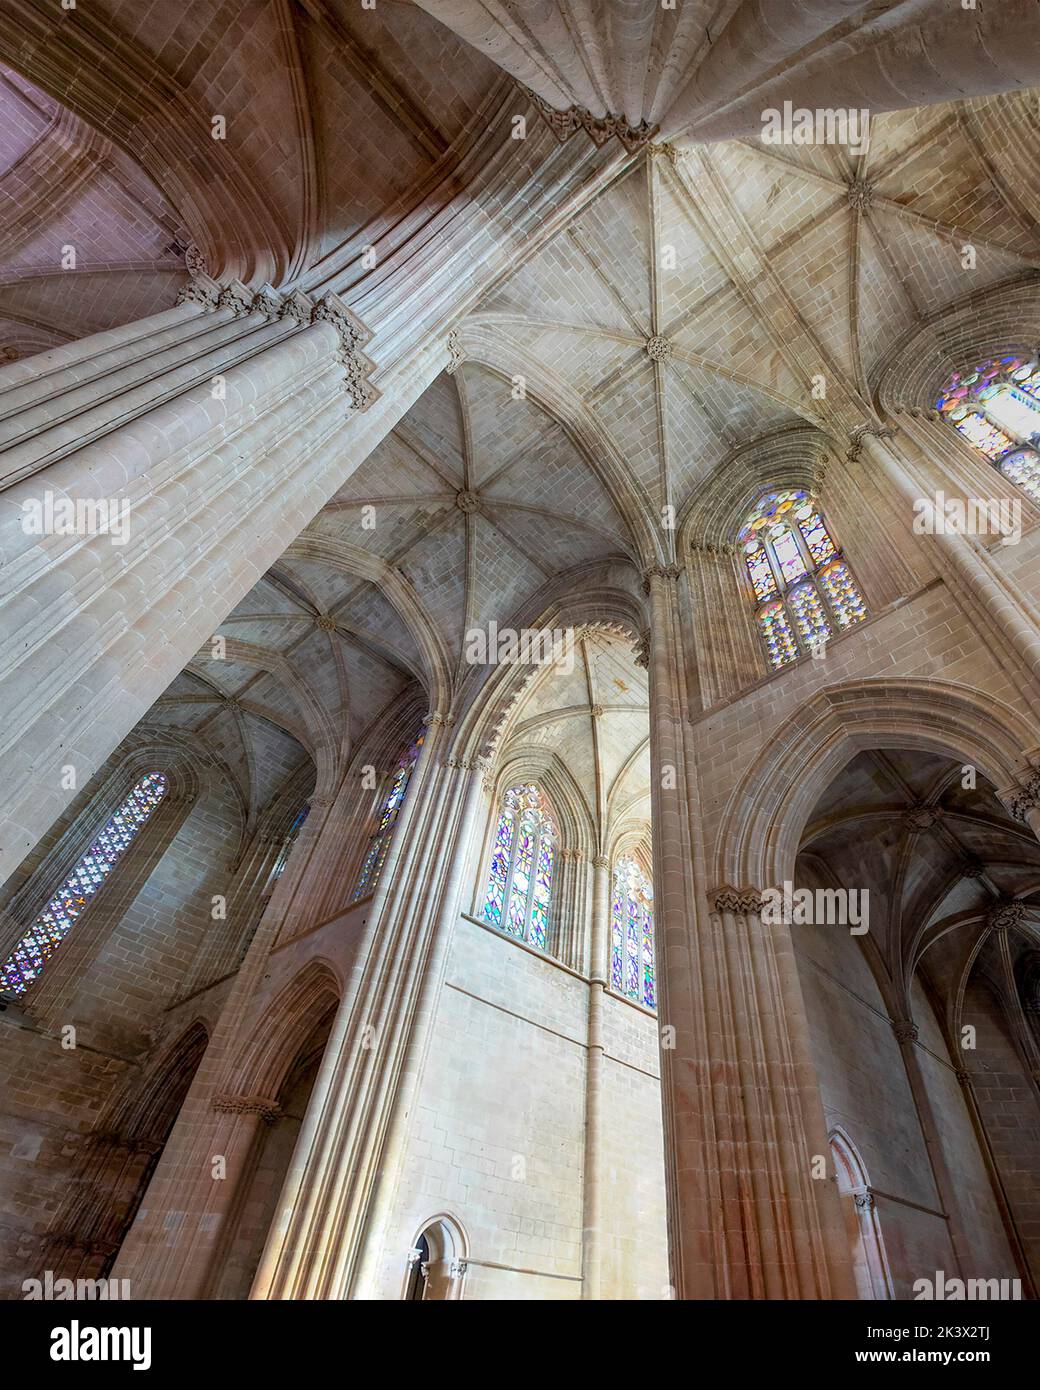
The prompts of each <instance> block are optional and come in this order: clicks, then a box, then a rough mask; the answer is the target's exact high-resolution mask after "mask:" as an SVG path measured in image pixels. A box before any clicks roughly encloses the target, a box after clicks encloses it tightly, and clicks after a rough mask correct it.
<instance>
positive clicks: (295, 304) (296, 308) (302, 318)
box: [278, 290, 315, 323]
mask: <svg viewBox="0 0 1040 1390" xmlns="http://www.w3.org/2000/svg"><path fill="white" fill-rule="evenodd" d="M314 308H315V305H314V300H313V299H312V298H311V297H310V295H309V294H304V292H303V291H302V290H293V292H292V294H287V295H285V296H284V298H283V299H282V303H281V306H280V308H279V310H278V317H279V318H280V319H293V320H294V321H295V322H296V323H310V321H311V315H312V314H313V313H314Z"/></svg>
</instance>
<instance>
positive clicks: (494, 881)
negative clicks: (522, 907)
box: [484, 810, 516, 927]
mask: <svg viewBox="0 0 1040 1390" xmlns="http://www.w3.org/2000/svg"><path fill="white" fill-rule="evenodd" d="M515 825H516V822H515V819H514V817H513V813H512V811H508V810H507V811H503V812H502V814H501V816H500V817H499V820H498V828H497V830H496V831H495V848H494V853H493V854H492V856H491V873H490V874H489V875H488V886H487V892H486V893H485V895H484V919H485V921H488V922H491V923H493V924H494V925H495V926H496V927H500V926H501V925H502V908H503V906H504V904H505V900H506V878H507V876H508V874H509V861H510V859H511V858H512V856H513V830H514V828H515Z"/></svg>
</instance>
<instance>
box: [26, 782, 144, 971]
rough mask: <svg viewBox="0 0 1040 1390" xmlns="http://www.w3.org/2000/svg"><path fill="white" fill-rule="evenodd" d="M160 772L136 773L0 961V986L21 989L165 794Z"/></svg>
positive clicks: (78, 915)
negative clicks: (90, 841)
mask: <svg viewBox="0 0 1040 1390" xmlns="http://www.w3.org/2000/svg"><path fill="white" fill-rule="evenodd" d="M167 785H168V784H167V780H166V778H165V776H164V775H163V774H162V773H161V772H150V773H149V774H148V776H147V777H142V778H141V780H140V782H138V784H137V786H136V787H134V789H133V791H132V792H131V793H130V795H129V796H128V797H127V798H126V800H125V801H124V802H123V804H122V805H121V806H120V808H119V810H118V811H117V812H116V813H115V815H114V816H113V817H112V818H111V820H109V821H108V822H107V823H106V825H105V827H104V829H103V830H102V831H101V833H100V835H98V837H97V839H96V840H95V841H94V842H93V844H92V845H91V846H90V848H89V849H88V850H87V852H86V854H84V855H83V857H82V859H80V861H79V863H78V864H77V865H76V867H75V868H74V869H73V870H72V872H71V873H70V874H69V876H68V878H67V879H66V880H65V882H64V883H63V884H62V885H61V887H60V888H59V889H58V891H57V892H56V893H55V895H54V897H53V898H51V900H50V902H49V903H48V904H47V906H46V907H45V908H44V909H43V911H42V912H41V913H40V915H39V917H37V919H36V921H35V922H34V923H33V924H32V926H31V927H30V928H29V930H28V931H27V932H26V933H25V935H24V936H23V937H22V939H21V940H20V941H19V942H18V944H17V945H16V946H15V948H14V950H13V951H12V952H11V954H10V956H8V958H7V960H6V961H4V963H3V965H2V966H0V977H2V978H0V990H2V991H3V993H5V994H24V993H25V991H26V990H27V989H28V988H29V986H30V985H31V984H32V983H33V981H34V980H35V979H36V978H37V977H38V976H39V974H40V972H41V971H42V970H43V967H44V965H45V964H46V963H47V961H48V960H49V959H50V957H51V956H52V955H53V954H54V952H55V951H56V950H57V949H58V947H59V946H60V945H61V943H62V942H63V941H64V939H65V937H66V936H67V935H68V934H69V932H70V931H71V929H72V927H73V924H74V923H75V922H76V921H77V920H78V918H79V917H80V916H81V915H82V913H83V912H84V911H85V910H86V908H87V906H88V905H89V903H90V900H91V898H93V896H94V894H95V893H96V892H97V890H98V889H99V888H100V887H101V885H102V884H103V883H104V881H105V879H106V878H107V877H108V875H109V874H110V873H111V872H112V870H113V868H114V867H115V865H116V864H117V863H118V861H119V859H120V858H121V857H122V855H123V854H124V853H125V851H126V850H127V848H128V847H129V846H130V844H131V843H132V842H133V840H134V838H135V837H136V835H137V833H138V831H139V830H140V829H141V826H142V825H144V823H145V821H146V820H147V819H148V818H149V816H150V815H151V814H152V812H153V811H154V810H155V808H156V806H158V804H159V802H160V801H161V800H162V799H163V797H164V796H165V795H166V790H167Z"/></svg>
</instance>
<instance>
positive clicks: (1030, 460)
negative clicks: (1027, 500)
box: [935, 356, 1040, 502]
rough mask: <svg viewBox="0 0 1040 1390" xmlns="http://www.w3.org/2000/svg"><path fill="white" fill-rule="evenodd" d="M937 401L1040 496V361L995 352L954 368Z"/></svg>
mask: <svg viewBox="0 0 1040 1390" xmlns="http://www.w3.org/2000/svg"><path fill="white" fill-rule="evenodd" d="M935 406H936V409H937V410H938V411H939V414H940V415H941V416H942V418H943V419H944V420H948V421H949V422H950V424H951V425H953V427H954V428H955V429H956V430H958V431H959V432H960V433H961V434H962V435H963V436H964V438H965V439H966V440H967V441H968V443H969V444H974V446H975V448H976V449H979V450H981V451H982V453H984V454H985V455H986V457H987V458H988V459H989V461H990V463H992V464H993V465H994V467H995V468H999V469H1000V471H1001V473H1003V474H1004V477H1005V478H1009V479H1010V480H1011V482H1013V483H1014V484H1015V485H1016V486H1017V487H1020V488H1021V489H1022V491H1023V492H1025V493H1028V495H1029V496H1030V497H1031V498H1032V499H1033V501H1034V502H1040V453H1038V452H1037V450H1038V449H1040V363H1037V362H1035V361H1033V360H1032V359H1030V358H1028V357H1014V356H1010V357H990V358H988V359H987V360H986V361H985V362H980V363H979V364H978V366H976V367H972V368H971V370H970V371H966V372H954V373H953V375H952V376H951V377H950V379H949V381H948V382H947V383H946V385H945V386H944V387H943V389H942V391H941V392H940V394H939V398H938V400H937V401H936V402H935Z"/></svg>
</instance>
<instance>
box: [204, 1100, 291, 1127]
mask: <svg viewBox="0 0 1040 1390" xmlns="http://www.w3.org/2000/svg"><path fill="white" fill-rule="evenodd" d="M213 1109H214V1110H216V1111H217V1113H218V1114H221V1115H259V1116H260V1118H261V1119H262V1120H263V1121H264V1123H265V1124H269V1125H273V1124H274V1122H275V1120H278V1119H280V1118H281V1114H282V1107H281V1106H280V1105H279V1104H278V1102H277V1101H276V1100H271V1099H270V1097H268V1096H232V1095H223V1096H214V1098H213Z"/></svg>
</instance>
